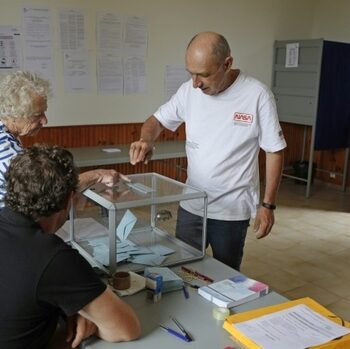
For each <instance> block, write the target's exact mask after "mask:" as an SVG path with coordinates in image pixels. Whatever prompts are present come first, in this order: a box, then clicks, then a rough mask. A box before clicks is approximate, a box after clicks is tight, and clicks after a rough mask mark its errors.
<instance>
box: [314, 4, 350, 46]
mask: <svg viewBox="0 0 350 349" xmlns="http://www.w3.org/2000/svg"><path fill="white" fill-rule="evenodd" d="M349 18H350V1H349V0H334V1H332V0H319V1H318V2H317V6H316V7H315V11H314V24H313V28H312V35H313V37H315V38H323V39H325V40H330V41H340V42H348V43H349V42H350V25H349Z"/></svg>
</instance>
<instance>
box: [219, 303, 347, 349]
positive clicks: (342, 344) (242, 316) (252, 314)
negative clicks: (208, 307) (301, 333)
mask: <svg viewBox="0 0 350 349" xmlns="http://www.w3.org/2000/svg"><path fill="white" fill-rule="evenodd" d="M298 304H305V305H307V306H308V307H309V308H311V309H313V310H314V311H316V312H318V313H319V314H321V315H323V316H325V317H327V318H328V319H329V320H331V321H334V322H335V323H337V324H338V325H343V326H345V327H348V328H350V323H349V322H346V321H344V320H343V319H342V318H340V317H338V316H337V315H335V314H333V313H332V312H330V311H329V310H328V309H326V308H325V307H323V306H322V305H321V304H319V303H317V302H316V301H314V300H313V299H311V298H309V297H305V298H300V299H297V300H294V301H288V302H285V303H281V304H277V305H272V306H269V307H265V308H259V309H255V310H250V311H246V312H243V313H238V314H234V315H230V316H228V317H227V318H226V319H225V321H224V325H223V327H224V329H225V330H226V331H228V332H229V333H230V334H231V335H232V339H233V341H235V342H238V343H239V344H241V345H242V346H244V347H245V348H247V349H261V347H260V346H259V345H257V344H256V343H255V342H254V341H252V340H251V339H250V338H248V337H247V336H245V335H244V334H243V333H241V332H240V331H239V330H237V329H236V328H235V327H233V326H232V324H237V323H239V322H243V321H247V320H251V319H255V318H257V317H259V316H263V315H267V314H271V313H274V312H277V311H280V310H283V309H288V308H290V307H293V306H295V305H298ZM311 348H312V349H350V334H347V335H345V336H343V337H341V338H337V339H334V340H332V341H330V342H328V343H325V344H322V345H317V346H314V347H310V349H311Z"/></svg>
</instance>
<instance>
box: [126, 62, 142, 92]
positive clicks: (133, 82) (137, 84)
mask: <svg viewBox="0 0 350 349" xmlns="http://www.w3.org/2000/svg"><path fill="white" fill-rule="evenodd" d="M145 65H146V62H145V59H144V58H137V57H131V58H129V59H126V60H125V61H124V94H125V95H134V94H144V93H145V92H146V69H145Z"/></svg>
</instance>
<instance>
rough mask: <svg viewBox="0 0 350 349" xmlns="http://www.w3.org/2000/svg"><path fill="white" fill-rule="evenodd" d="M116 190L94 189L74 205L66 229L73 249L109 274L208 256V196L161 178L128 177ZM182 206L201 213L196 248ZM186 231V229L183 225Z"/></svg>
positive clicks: (151, 175) (141, 175) (95, 187)
mask: <svg viewBox="0 0 350 349" xmlns="http://www.w3.org/2000/svg"><path fill="white" fill-rule="evenodd" d="M129 178H130V180H131V182H130V183H128V182H125V181H120V182H119V183H118V184H117V185H116V186H114V187H113V188H110V187H107V186H105V185H104V184H95V185H94V186H92V187H90V188H88V189H87V190H85V191H84V192H83V193H81V194H79V197H78V198H76V199H75V200H74V204H73V205H72V208H71V212H70V219H69V221H67V222H66V224H65V226H63V229H65V230H66V231H67V232H69V239H68V240H69V241H70V243H71V244H72V246H73V247H74V248H76V249H78V250H79V252H80V253H81V254H82V255H83V256H84V257H85V258H86V259H87V260H88V261H89V262H90V263H91V264H92V265H93V266H97V267H99V268H100V269H102V270H103V271H105V272H107V273H108V274H112V273H114V272H115V271H116V270H118V271H134V272H141V271H143V270H144V268H145V267H147V266H171V265H175V264H180V263H185V262H189V261H193V260H197V259H201V258H203V257H204V254H205V241H206V216H207V196H206V194H205V192H203V191H200V190H198V189H196V188H193V187H191V186H188V185H186V184H183V183H181V182H178V181H175V180H173V179H170V178H167V177H164V176H162V175H159V174H157V173H145V174H135V175H130V176H129ZM179 205H184V206H186V207H192V205H195V207H197V208H198V207H200V209H201V214H200V224H199V228H198V227H197V230H196V239H195V241H196V243H192V242H191V241H192V240H191V239H187V238H184V236H186V234H181V229H182V228H181V226H183V225H180V224H178V222H177V212H178V208H179ZM185 226H186V224H185Z"/></svg>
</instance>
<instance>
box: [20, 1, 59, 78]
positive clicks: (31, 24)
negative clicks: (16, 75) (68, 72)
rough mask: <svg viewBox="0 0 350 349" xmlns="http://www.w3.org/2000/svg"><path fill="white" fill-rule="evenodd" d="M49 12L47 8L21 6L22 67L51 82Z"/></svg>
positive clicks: (51, 60) (51, 59)
mask: <svg viewBox="0 0 350 349" xmlns="http://www.w3.org/2000/svg"><path fill="white" fill-rule="evenodd" d="M50 23H51V13H50V10H49V9H48V8H30V7H24V8H23V38H24V62H23V65H24V69H26V70H29V71H31V72H34V73H37V74H39V75H40V76H41V77H42V78H44V79H47V80H49V81H50V82H51V83H52V84H53V58H52V38H51V25H50Z"/></svg>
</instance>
